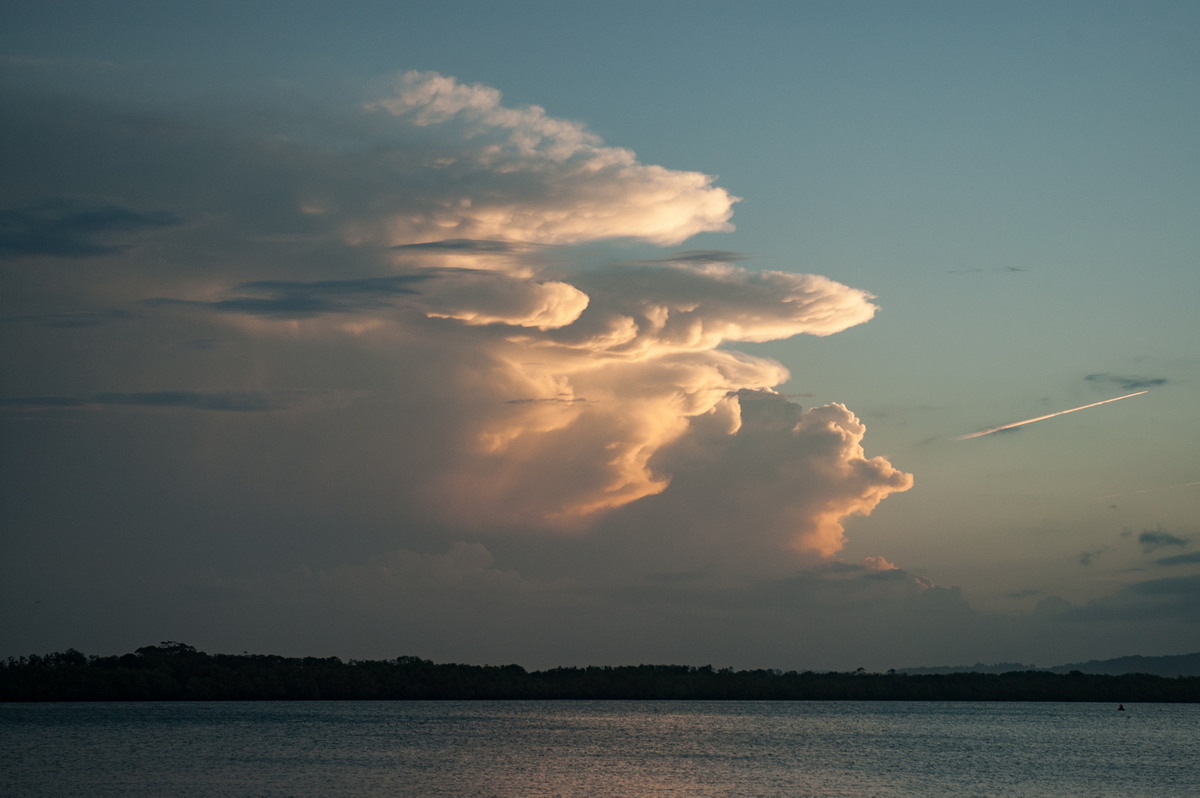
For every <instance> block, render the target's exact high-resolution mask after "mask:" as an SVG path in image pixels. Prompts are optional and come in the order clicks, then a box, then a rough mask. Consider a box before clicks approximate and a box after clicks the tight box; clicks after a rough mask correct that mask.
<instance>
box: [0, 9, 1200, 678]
mask: <svg viewBox="0 0 1200 798" xmlns="http://www.w3.org/2000/svg"><path fill="white" fill-rule="evenodd" d="M7 17H8V18H9V20H10V21H9V23H8V24H6V25H5V27H4V29H3V30H2V31H0V91H2V92H3V95H4V98H5V106H6V108H7V109H9V111H8V112H6V114H5V119H4V121H3V123H0V141H2V142H3V146H4V150H5V152H6V153H7V156H6V158H5V159H4V163H3V165H0V275H3V277H2V279H3V285H4V302H3V307H2V309H0V323H2V324H3V327H2V328H0V329H2V330H3V335H4V346H3V347H2V354H0V363H2V364H3V367H2V369H0V374H2V375H3V384H2V385H0V429H2V430H3V432H2V434H3V436H4V439H5V445H4V447H3V451H4V454H3V455H2V460H0V462H2V463H3V480H4V491H5V497H4V501H3V502H2V503H0V506H2V508H3V509H0V513H2V514H3V518H2V519H0V520H2V521H3V528H4V530H5V531H4V532H3V535H4V539H5V545H4V549H5V554H4V555H3V558H2V560H0V567H2V568H3V574H4V579H3V580H2V581H3V585H4V586H3V587H2V588H0V590H2V591H3V594H4V602H3V603H4V606H5V607H6V610H5V611H4V612H5V614H6V615H10V616H11V617H10V618H9V619H8V622H6V623H5V624H4V625H3V631H2V632H0V651H2V653H11V654H23V653H31V652H33V651H40V650H54V649H62V648H66V647H71V646H74V647H76V648H81V649H84V650H88V651H96V652H108V651H120V650H129V649H131V648H134V647H137V646H140V645H145V644H147V643H150V642H157V641H158V640H160V639H179V640H186V641H187V642H189V643H191V644H192V645H196V646H197V647H200V648H204V649H207V650H226V651H234V650H236V651H241V650H255V651H276V652H279V653H291V654H338V655H342V656H355V657H378V656H395V655H399V654H415V655H419V656H425V657H430V658H433V659H439V660H446V659H455V660H462V661H471V662H484V661H488V662H497V661H505V662H508V661H512V662H519V663H521V664H525V665H530V666H547V665H557V664H578V663H587V662H594V663H600V662H609V663H617V662H622V663H628V662H649V661H655V662H664V661H672V662H688V663H702V662H712V663H714V664H721V665H726V664H728V665H735V666H762V667H785V668H791V667H799V668H846V669H852V668H855V667H859V666H865V667H871V668H880V669H885V668H888V667H904V666H908V665H927V664H958V663H968V664H969V663H972V662H976V661H999V660H1005V661H1019V662H1027V663H1028V662H1034V663H1037V664H1042V665H1050V664H1057V663H1060V662H1069V661H1078V660H1083V659H1091V658H1102V657H1109V656H1120V655H1126V654H1173V653H1183V652H1185V651H1191V650H1193V649H1194V648H1195V646H1194V644H1193V643H1192V642H1191V641H1192V640H1193V639H1194V632H1195V629H1196V623H1197V621H1198V620H1200V619H1198V618H1197V615H1196V610H1195V607H1197V606H1200V603H1197V598H1200V596H1198V595H1197V594H1198V593H1200V560H1197V552H1196V549H1195V546H1197V545H1200V544H1198V543H1197V541H1200V529H1198V528H1197V521H1196V519H1197V518H1198V517H1200V514H1198V513H1197V502H1198V501H1200V488H1198V485H1197V483H1198V482H1200V461H1198V460H1197V457H1196V453H1195V452H1196V440H1197V431H1198V429H1200V427H1198V425H1197V423H1196V421H1195V407H1196V406H1197V401H1196V390H1197V384H1198V383H1197V378H1198V377H1200V355H1198V352H1197V343H1198V342H1200V329H1198V324H1197V321H1196V314H1195V311H1194V308H1193V305H1194V303H1195V298H1196V297H1197V296H1200V269H1198V268H1197V265H1198V255H1200V232H1197V231H1198V230H1200V225H1198V224H1197V219H1198V218H1200V156H1198V155H1197V152H1196V147H1195V142H1196V141H1197V139H1198V137H1200V106H1198V105H1197V103H1196V102H1195V99H1194V98H1195V97H1197V96H1200V55H1197V53H1196V51H1195V47H1194V42H1195V40H1196V35H1197V33H1200V9H1197V7H1196V6H1195V5H1194V4H1190V3H1149V4H1142V5H1139V6H1138V7H1134V6H1132V5H1129V4H1121V3H1049V4H1046V3H1038V4H1033V3H1030V4H1024V3H1004V4H981V3H771V2H756V3H741V4H733V3H697V2H691V3H675V2H655V3H637V4H634V3H595V4H584V3H525V2H514V3H423V2H414V3H404V4H395V3H349V4H342V5H339V6H338V7H336V8H335V7H333V6H331V5H328V4H323V3H241V4H232V3H230V4H225V3H201V4H169V5H168V4H158V3H106V4H103V5H99V4H91V3H37V4H34V3H16V4H11V7H10V9H9V10H8V11H7ZM803 275H817V277H803ZM1141 390H1145V391H1147V393H1145V394H1141V395H1138V396H1136V397H1130V398H1128V399H1125V400H1121V401H1119V402H1114V403H1109V404H1105V405H1100V406H1096V407H1094V408H1090V409H1086V410H1082V411H1080V412H1078V413H1072V414H1068V415H1064V416H1061V417H1056V418H1052V419H1047V420H1044V421H1040V422H1037V423H1035V424H1030V425H1027V426H1022V427H1019V428H1016V429H1013V430H1009V431H1005V432H998V433H995V434H992V435H987V436H984V437H979V438H972V439H966V440H959V439H958V438H960V436H963V435H966V434H969V433H972V432H976V431H980V430H984V429H989V428H992V427H996V426H1000V425H1003V424H1008V423H1011V422H1015V421H1020V420H1024V419H1029V418H1035V417H1039V416H1043V415H1047V414H1051V413H1054V412H1057V411H1061V410H1067V409H1070V408H1075V407H1080V406H1084V405H1089V404H1092V403H1095V402H1099V401H1102V400H1105V399H1109V398H1114V397H1118V396H1122V395H1125V394H1130V393H1133V392H1136V391H1141ZM835 403H836V404H835Z"/></svg>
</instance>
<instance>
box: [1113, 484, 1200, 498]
mask: <svg viewBox="0 0 1200 798" xmlns="http://www.w3.org/2000/svg"><path fill="white" fill-rule="evenodd" d="M1197 485H1200V482H1184V483H1182V484H1179V485H1163V486H1162V487H1161V488H1142V489H1141V490H1127V491H1125V492H1124V493H1106V494H1104V495H1103V496H1098V497H1097V498H1100V499H1115V498H1117V497H1118V496H1135V495H1137V494H1139V493H1154V492H1156V491H1160V490H1172V489H1174V488H1194V487H1196V486H1197Z"/></svg>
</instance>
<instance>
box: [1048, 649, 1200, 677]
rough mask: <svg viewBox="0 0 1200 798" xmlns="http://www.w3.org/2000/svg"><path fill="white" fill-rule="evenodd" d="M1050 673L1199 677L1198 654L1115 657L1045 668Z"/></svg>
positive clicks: (1199, 662)
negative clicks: (1074, 672) (1077, 672)
mask: <svg viewBox="0 0 1200 798" xmlns="http://www.w3.org/2000/svg"><path fill="white" fill-rule="evenodd" d="M1046 670H1048V671H1051V672H1052V673H1069V672H1071V671H1082V672H1083V673H1103V674H1108V675H1111V676H1120V675H1122V674H1125V673H1149V674H1152V675H1154V676H1200V653H1197V654H1176V655H1174V656H1168V657H1138V656H1134V657H1117V658H1116V659H1102V660H1095V659H1094V660H1089V661H1088V662H1076V663H1074V664H1072V665H1058V666H1056V667H1054V668H1046Z"/></svg>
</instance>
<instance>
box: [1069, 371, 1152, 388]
mask: <svg viewBox="0 0 1200 798" xmlns="http://www.w3.org/2000/svg"><path fill="white" fill-rule="evenodd" d="M1084 379H1085V380H1087V381H1088V382H1090V383H1092V384H1093V385H1095V386H1096V387H1097V388H1102V389H1103V388H1108V387H1110V386H1112V387H1116V388H1117V389H1119V390H1122V391H1137V390H1142V389H1145V388H1157V387H1158V386H1160V385H1166V384H1167V379H1166V378H1165V377H1137V376H1133V375H1120V374H1109V373H1108V372H1101V373H1097V374H1089V375H1087V376H1086V377H1084Z"/></svg>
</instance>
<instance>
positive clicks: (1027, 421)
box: [954, 391, 1150, 441]
mask: <svg viewBox="0 0 1200 798" xmlns="http://www.w3.org/2000/svg"><path fill="white" fill-rule="evenodd" d="M1144 393H1150V392H1149V391H1138V392H1137V393H1127V394H1125V395H1124V396H1117V397H1114V398H1112V399H1105V400H1104V401H1103V402H1092V403H1091V404H1090V405H1083V406H1081V407H1072V408H1071V409H1070V410H1059V411H1058V412H1057V413H1050V414H1049V415H1046V416H1038V417H1037V418H1027V419H1025V420H1024V421H1014V422H1013V423H1011V424H1004V425H1002V426H999V427H992V428H991V429H985V430H984V431H983V432H972V433H971V434H970V435H959V436H958V437H957V438H955V439H954V440H956V441H965V440H967V439H968V438H981V437H983V436H984V435H991V434H992V433H993V432H1000V431H1001V430H1006V429H1012V428H1013V427H1023V426H1025V425H1026V424H1032V423H1033V422H1035V421H1045V420H1046V419H1048V418H1054V417H1055V416H1062V415H1066V414H1067V413H1074V412H1075V411H1076V410H1087V409H1088V408H1089V407H1099V406H1100V405H1106V404H1108V403H1109V402H1119V401H1121V400H1122V399H1128V398H1129V397H1131V396H1141V395H1142V394H1144Z"/></svg>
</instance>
